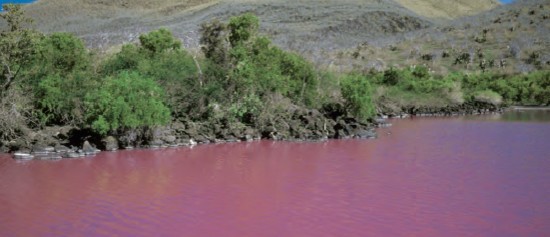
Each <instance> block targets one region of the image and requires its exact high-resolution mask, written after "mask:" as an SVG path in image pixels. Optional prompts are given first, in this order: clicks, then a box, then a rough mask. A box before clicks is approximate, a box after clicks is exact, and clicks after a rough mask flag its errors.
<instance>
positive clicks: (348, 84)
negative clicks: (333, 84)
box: [341, 75, 376, 121]
mask: <svg viewBox="0 0 550 237" xmlns="http://www.w3.org/2000/svg"><path fill="white" fill-rule="evenodd" d="M341 93H342V97H344V99H345V100H346V108H347V109H348V111H349V112H350V113H351V114H352V115H354V116H356V117H357V118H358V119H360V120H363V121H366V120H367V119H369V118H372V117H373V116H374V115H375V113H376V110H375V108H374V104H373V102H372V98H371V94H372V88H371V86H370V83H369V82H368V80H367V79H366V78H364V77H361V76H358V75H346V76H344V77H343V78H342V80H341Z"/></svg>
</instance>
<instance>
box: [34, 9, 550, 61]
mask: <svg viewBox="0 0 550 237" xmlns="http://www.w3.org/2000/svg"><path fill="white" fill-rule="evenodd" d="M546 2H547V0H523V1H520V3H521V4H512V5H504V6H498V5H499V4H498V3H497V2H496V0H482V1H476V0H396V1H394V0H186V1H185V0H159V1H151V0H149V1H148V0H112V1H111V0H39V1H38V2H37V3H34V4H31V5H29V6H27V7H26V10H27V11H28V13H29V14H30V15H31V16H32V17H33V18H35V19H36V21H37V27H38V28H39V29H40V30H42V31H45V32H53V31H69V32H73V33H76V34H77V35H79V36H80V37H82V38H83V39H84V40H85V41H86V42H87V44H88V45H89V46H91V47H93V48H98V49H100V50H108V49H112V48H113V46H116V45H120V44H121V43H127V42H133V41H136V40H137V38H138V36H139V35H140V34H142V33H145V32H148V31H151V30H154V29H156V28H159V27H166V28H169V29H170V30H172V31H173V32H174V33H175V35H176V36H178V37H180V38H181V39H182V40H183V43H184V45H185V46H186V47H187V48H193V49H196V48H198V39H199V37H200V36H199V34H198V28H199V25H200V24H201V23H203V22H205V21H209V20H212V19H215V18H217V19H220V20H222V21H223V20H227V19H228V18H230V17H231V16H234V15H237V14H241V13H243V12H253V13H255V14H256V15H258V16H259V17H260V19H261V21H262V22H261V25H262V29H261V30H262V32H263V33H264V34H267V35H269V36H270V37H271V38H272V39H273V41H274V43H275V44H277V45H279V46H281V47H283V48H285V49H290V50H292V51H296V52H298V53H300V54H302V55H305V56H306V57H308V58H309V59H310V60H312V61H314V62H315V63H316V64H317V65H318V66H320V67H323V68H329V69H330V70H332V71H337V72H342V71H349V70H354V69H355V70H369V69H371V68H374V69H378V70H381V69H384V68H386V67H388V66H391V65H399V66H407V65H412V64H426V66H428V67H430V68H432V69H433V70H435V71H437V72H447V71H450V70H455V69H470V70H477V69H478V68H477V65H476V64H477V63H478V62H472V64H470V65H454V64H453V62H454V58H455V57H456V56H457V55H458V54H460V53H469V54H472V55H473V54H475V53H476V52H477V51H479V50H481V51H483V52H484V53H486V54H491V57H492V58H493V59H495V60H500V59H506V60H507V64H508V65H507V67H506V68H499V70H508V71H526V70H530V69H532V68H533V67H531V66H529V65H525V63H524V61H525V58H526V57H528V56H529V53H531V52H533V51H537V52H541V55H540V58H541V60H546V61H549V60H550V53H549V49H548V48H549V47H550V46H549V45H550V43H549V38H550V37H548V35H549V34H548V32H550V29H549V27H550V24H549V22H550V20H548V16H550V13H549V12H548V11H549V10H550V7H548V6H546V7H543V8H542V9H538V7H539V5H547V4H545V3H546ZM493 7H496V8H495V9H494V10H491V11H489V12H483V13H482V14H479V15H475V16H470V17H465V18H459V19H457V20H453V21H448V20H441V19H442V18H456V17H460V16H464V15H469V14H474V13H477V12H480V11H485V10H486V9H491V8H493ZM532 8H537V9H536V11H535V13H534V14H530V12H531V11H532V10H533V9H532ZM544 16H547V18H546V19H543V17H544ZM497 20H498V23H495V22H496V21H497ZM510 28H513V29H514V30H513V31H510V30H509V29H510ZM484 29H488V30H489V32H488V33H487V41H486V42H484V43H478V42H475V41H474V39H475V37H478V36H480V34H482V31H483V30H484ZM358 46H359V47H358ZM115 48H116V47H115ZM395 49H397V50H395ZM510 51H513V52H510ZM443 52H448V53H450V56H449V57H448V58H443V57H442V56H441V55H442V54H443ZM426 54H429V55H433V56H434V57H433V60H431V61H425V60H423V59H422V58H421V57H422V56H423V55H426ZM509 54H513V56H510V55H509ZM543 66H544V65H543Z"/></svg>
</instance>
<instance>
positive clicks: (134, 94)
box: [85, 72, 170, 134]
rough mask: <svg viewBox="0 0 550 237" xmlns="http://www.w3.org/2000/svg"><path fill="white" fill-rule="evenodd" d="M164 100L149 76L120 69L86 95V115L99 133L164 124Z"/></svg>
mask: <svg viewBox="0 0 550 237" xmlns="http://www.w3.org/2000/svg"><path fill="white" fill-rule="evenodd" d="M163 99H164V92H163V90H162V89H161V88H160V87H159V86H158V85H157V84H156V83H155V81H153V80H152V79H150V78H147V77H144V76H141V75H140V74H138V73H136V72H121V73H120V74H118V75H117V76H115V77H107V78H105V79H104V80H103V81H102V85H101V86H100V87H98V88H96V89H95V90H91V91H89V92H88V93H87V94H86V97H85V107H86V110H85V111H86V113H85V118H86V121H87V122H88V124H91V127H92V129H94V130H95V131H96V132H98V133H100V134H107V133H109V132H116V131H117V130H124V129H133V128H138V127H149V126H155V125H163V124H166V123H168V122H169V121H170V110H169V109H168V108H167V107H166V106H165V105H164V103H163Z"/></svg>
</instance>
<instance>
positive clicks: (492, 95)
mask: <svg viewBox="0 0 550 237" xmlns="http://www.w3.org/2000/svg"><path fill="white" fill-rule="evenodd" d="M474 100H475V101H477V102H484V103H488V104H493V105H500V104H502V96H501V95H499V94H498V93H496V92H494V91H492V90H484V91H476V92H475V93H474Z"/></svg>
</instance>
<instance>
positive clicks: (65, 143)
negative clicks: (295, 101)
mask: <svg viewBox="0 0 550 237" xmlns="http://www.w3.org/2000/svg"><path fill="white" fill-rule="evenodd" d="M512 108H514V107H508V108H495V109H482V108H478V109H470V110H466V111H462V112H449V111H445V112H434V113H415V114H408V113H399V114H388V115H386V114H379V116H377V118H376V119H374V120H373V121H371V122H370V123H363V122H359V121H357V120H356V119H355V118H353V117H348V116H338V117H336V118H330V117H329V116H327V115H324V114H321V113H319V112H318V111H316V110H311V111H309V110H306V111H304V113H303V114H302V116H298V117H297V120H296V119H294V120H293V119H289V120H284V121H279V123H281V124H284V125H286V126H287V128H286V129H280V127H281V126H280V125H281V124H278V125H279V126H277V125H275V124H273V126H269V127H267V128H262V129H259V128H252V127H245V128H241V129H240V131H234V130H232V131H229V130H231V129H228V130H224V131H222V132H220V131H215V130H216V129H214V128H217V127H219V126H220V124H217V123H200V122H191V121H186V122H183V123H182V122H179V121H176V122H173V123H172V124H170V125H169V126H166V127H163V128H156V129H152V131H148V132H150V133H151V134H152V136H151V137H147V138H144V136H143V134H141V136H139V135H136V134H119V135H118V136H114V135H111V136H106V137H92V136H91V135H90V134H84V135H82V134H80V136H81V137H80V139H79V138H75V137H70V136H71V133H72V136H75V134H78V132H82V131H81V130H82V129H79V128H67V127H49V128H48V127H47V128H45V129H43V130H40V131H37V132H36V134H40V135H41V136H47V134H50V138H49V140H48V141H42V140H41V141H32V142H30V143H29V142H28V141H27V143H26V144H24V145H21V144H20V147H17V148H16V147H12V148H10V150H7V152H4V151H6V147H5V145H6V144H4V145H3V149H4V150H3V152H2V153H4V154H6V155H8V154H9V155H11V156H12V158H13V159H16V160H60V159H72V158H85V157H93V156H95V155H96V154H98V153H100V152H102V151H110V152H114V151H118V150H134V149H165V148H182V147H194V146H196V145H206V144H223V143H239V142H253V141H260V140H261V141H264V140H271V141H285V142H323V141H328V140H346V139H375V138H377V137H378V134H377V133H376V131H375V129H376V128H385V127H391V126H392V124H391V123H389V122H388V121H387V119H389V118H391V119H395V118H397V119H399V118H401V119H404V118H411V117H455V116H467V115H484V114H494V113H503V112H505V111H508V110H511V109H512ZM316 113H317V114H316ZM315 115H316V116H315ZM289 124H290V125H289ZM277 127H279V129H277ZM282 127H285V126H282ZM75 131H76V132H75ZM51 135H53V136H51ZM132 136H133V137H134V141H133V142H131V141H128V139H129V137H132ZM136 137H140V138H136ZM22 139H27V140H30V138H29V137H23V138H22ZM34 139H36V138H34ZM139 139H141V140H139ZM8 145H9V144H8ZM14 148H16V149H14ZM98 148H99V149H98Z"/></svg>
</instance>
